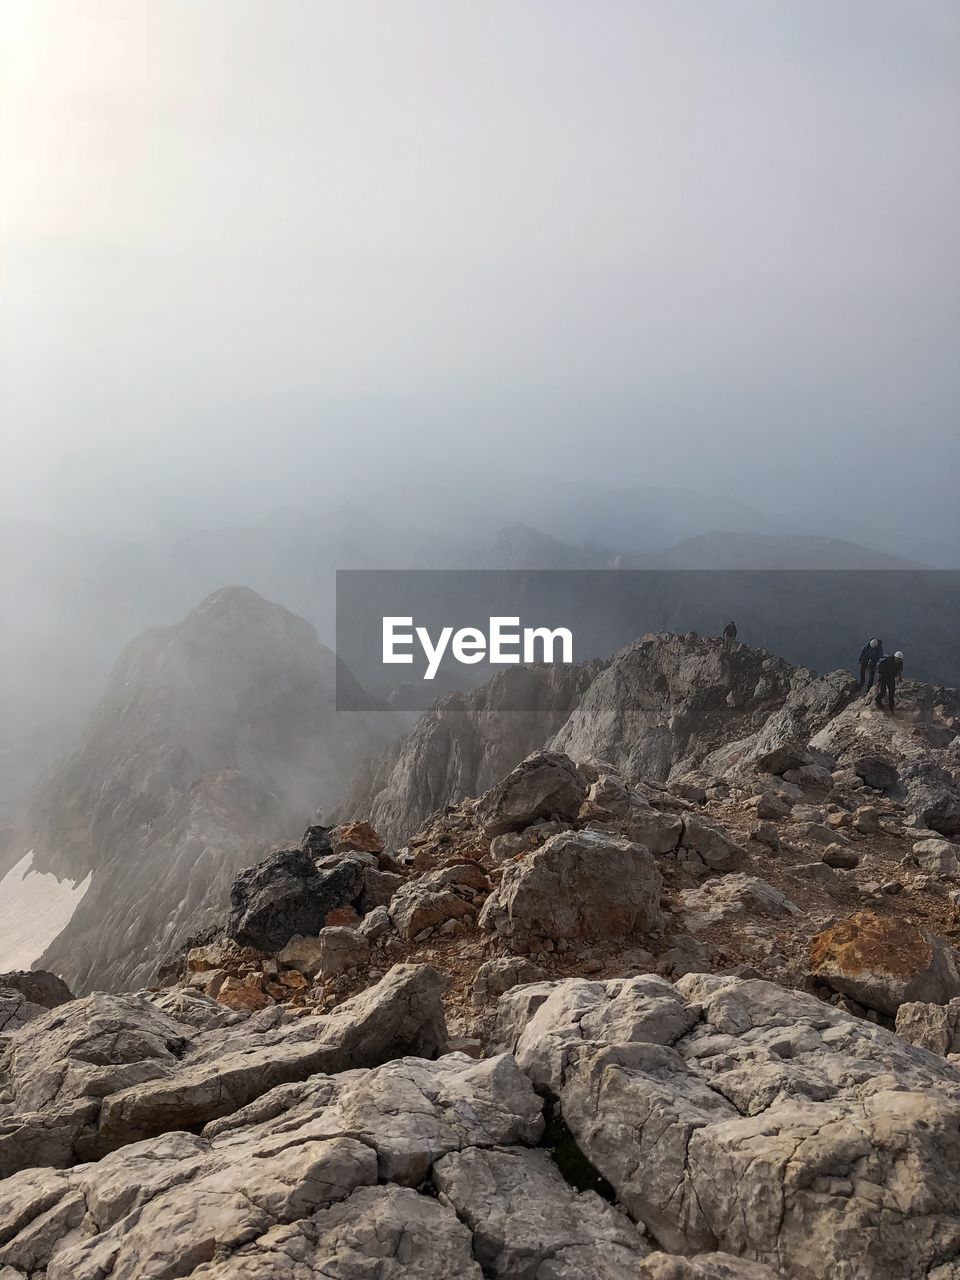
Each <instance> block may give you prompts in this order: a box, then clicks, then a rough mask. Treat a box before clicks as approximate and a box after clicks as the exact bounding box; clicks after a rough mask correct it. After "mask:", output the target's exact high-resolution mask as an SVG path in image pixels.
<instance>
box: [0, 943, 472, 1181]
mask: <svg viewBox="0 0 960 1280" xmlns="http://www.w3.org/2000/svg"><path fill="white" fill-rule="evenodd" d="M443 985H444V983H443V979H442V978H441V977H440V975H439V974H438V973H437V972H436V970H434V969H432V968H430V966H428V965H395V966H394V967H393V968H392V969H391V970H390V972H389V973H388V974H387V975H386V976H385V977H384V978H383V979H381V981H380V982H379V983H377V985H376V986H374V987H371V988H369V989H368V990H367V991H364V992H362V993H361V994H360V995H358V996H356V997H354V998H353V999H352V1000H348V1001H346V1002H345V1003H344V1004H342V1005H339V1006H338V1007H337V1008H336V1009H335V1010H334V1011H333V1012H331V1013H329V1014H328V1015H327V1016H326V1017H323V1018H312V1019H300V1020H297V1021H295V1022H292V1023H291V1022H285V1021H284V1020H283V1014H282V1011H281V1010H280V1009H279V1008H267V1009H264V1010H263V1011H262V1012H261V1013H255V1014H253V1015H248V1016H246V1017H244V1016H243V1015H240V1014H234V1015H232V1018H233V1020H232V1021H231V1022H230V1023H229V1025H221V1026H214V1027H211V1028H209V1029H205V1030H196V1029H195V1028H194V1027H191V1026H189V1025H186V1024H183V1023H179V1022H177V1021H175V1020H174V1019H173V1018H171V1017H169V1016H168V1015H167V1014H166V1013H164V1012H163V1011H162V1010H161V1009H159V1008H157V1007H156V1006H155V1005H153V1004H152V1003H151V1002H150V1001H148V1000H145V999H143V998H142V997H138V996H105V995H95V996H88V997H86V998H85V999H83V1000H76V1001H74V1002H73V1003H72V1004H69V1005H65V1006H62V1007H61V1008H60V1009H55V1010H51V1011H49V1012H48V1013H46V1014H45V1015H43V1016H41V1017H38V1018H35V1019H34V1020H33V1021H32V1022H29V1023H28V1024H27V1025H26V1026H25V1027H24V1028H23V1029H22V1030H21V1031H19V1032H18V1033H17V1034H16V1035H15V1036H14V1037H12V1039H11V1049H10V1053H9V1056H8V1059H7V1061H6V1065H5V1069H4V1075H5V1079H4V1086H5V1096H6V1098H7V1099H9V1100H8V1101H5V1102H3V1103H0V1177H3V1176H6V1175H8V1174H10V1173H13V1172H15V1171H16V1170H17V1169H23V1168H27V1167H29V1166H32V1165H39V1164H43V1165H51V1166H54V1167H57V1168H63V1167H66V1166H68V1165H71V1164H73V1163H75V1162H76V1161H77V1160H85V1159H91V1158H96V1157H97V1156H98V1155H101V1154H103V1153H104V1152H105V1151H110V1150H112V1149H114V1148H116V1147H120V1146H125V1145H127V1144H129V1143H131V1142H136V1141H139V1140H140V1139H142V1138H145V1137H148V1136H152V1135H154V1134H158V1133H162V1132H166V1131H169V1130H173V1129H196V1128H198V1127H199V1126H200V1125H201V1124H203V1123H205V1122H206V1121H208V1120H211V1119H213V1118H215V1117H217V1116H222V1115H227V1114H229V1113H230V1112H232V1111H235V1110H237V1108H238V1107H242V1106H244V1105H245V1104H246V1103H247V1102H250V1101H251V1100H253V1099H254V1098H256V1097H259V1096H260V1095H261V1094H262V1093H265V1092H266V1091H267V1090H269V1089H271V1088H273V1087H274V1086H275V1085H277V1084H281V1083H283V1082H286V1081H291V1080H302V1079H304V1078H306V1077H307V1076H309V1075H312V1074H314V1073H315V1072H318V1071H342V1070H346V1069H348V1068H351V1067H356V1066H372V1065H374V1064H376V1063H378V1062H382V1061H384V1060H385V1059H387V1058H390V1057H392V1056H395V1055H398V1054H403V1053H409V1052H415V1051H418V1050H419V1051H420V1052H421V1053H423V1054H425V1055H427V1056H429V1055H430V1054H432V1053H435V1052H436V1050H437V1049H438V1047H439V1046H440V1045H441V1044H443V1043H445V1041H446V1039H447V1034H446V1028H445V1026H444V1021H443V1011H442V1005H441V1001H440V995H441V991H442V989H443ZM193 999H194V1001H195V1002H198V1003H199V1002H204V1000H205V998H204V997H194V998H193ZM209 1003H210V1004H211V1005H212V1004H214V1002H213V1001H210V1002H209ZM214 1007H215V1006H214Z"/></svg>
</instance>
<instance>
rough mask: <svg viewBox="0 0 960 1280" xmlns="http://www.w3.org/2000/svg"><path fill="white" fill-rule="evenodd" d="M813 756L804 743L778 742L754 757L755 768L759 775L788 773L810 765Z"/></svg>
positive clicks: (790, 740) (788, 740)
mask: <svg viewBox="0 0 960 1280" xmlns="http://www.w3.org/2000/svg"><path fill="white" fill-rule="evenodd" d="M812 762H813V756H812V755H811V754H810V748H809V747H808V746H807V744H806V743H805V742H799V741H797V739H796V738H792V739H787V740H786V741H784V742H778V743H776V744H775V745H774V746H771V747H768V748H767V749H766V750H763V751H761V752H760V753H759V754H758V755H757V757H756V761H755V763H756V767H757V769H758V770H760V772H761V773H776V774H784V773H788V772H789V771H790V770H791V769H802V768H803V767H804V765H808V764H811V763H812Z"/></svg>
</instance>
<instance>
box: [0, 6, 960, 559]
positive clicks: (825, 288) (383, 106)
mask: <svg viewBox="0 0 960 1280" xmlns="http://www.w3.org/2000/svg"><path fill="white" fill-rule="evenodd" d="M0 12H2V15H3V27H4V39H3V42H2V53H0V57H2V61H3V66H2V75H3V83H4V85H5V89H4V91H3V96H4V102H3V112H2V117H3V123H2V126H0V127H2V129H3V149H4V155H5V161H4V165H3V176H2V181H3V190H2V193H0V194H2V213H0V217H2V227H3V238H4V244H5V251H4V267H3V281H2V288H3V307H2V312H0V324H2V341H3V350H4V361H3V383H2V396H3V402H2V408H3V417H4V422H5V428H4V430H5V434H6V437H7V438H6V443H5V449H4V455H5V461H6V465H5V467H4V479H3V504H4V512H5V514H6V516H7V517H15V518H18V519H26V520H30V521H31V522H37V521H39V522H41V523H42V522H44V521H46V520H48V519H51V518H52V519H55V520H56V521H58V522H60V523H65V524H67V525H68V526H71V527H76V526H80V527H83V528H87V527H94V526H100V527H103V526H113V527H124V526H125V525H130V524H136V526H137V527H138V528H143V527H149V526H150V525H151V524H156V523H161V522H165V521H173V522H182V523H185V524H188V525H192V526H196V527H200V526H203V525H206V524H214V525H216V524H221V523H223V522H225V521H237V520H241V519H244V518H247V517H253V518H259V517H260V516H261V515H263V514H264V513H265V512H267V511H269V510H270V509H271V508H273V507H275V506H277V505H279V504H282V505H293V506H297V505H300V504H306V505H307V506H312V505H314V504H315V503H316V501H317V498H318V492H319V491H320V490H323V491H324V492H325V493H327V494H329V493H330V492H331V491H332V492H333V493H334V494H336V495H339V496H344V495H347V496H349V498H350V499H351V500H354V499H356V498H358V497H359V498H360V500H361V502H360V505H361V506H362V505H363V498H364V497H365V496H367V497H369V499H370V500H371V502H372V503H375V504H376V505H377V507H378V508H379V509H381V510H386V509H390V505H391V500H392V499H397V500H396V501H395V503H394V506H395V507H396V508H398V509H402V507H403V506H404V504H405V503H407V502H409V501H410V500H411V499H414V500H415V501H416V502H417V503H418V504H421V505H425V506H428V507H432V506H433V504H434V503H435V502H436V504H437V505H436V510H435V511H433V512H431V511H430V510H427V511H425V512H424V513H423V519H422V523H426V524H428V525H429V524H431V523H441V524H442V523H444V522H445V521H446V520H447V518H448V517H449V516H450V514H451V512H452V511H454V510H457V509H459V510H461V511H464V512H465V511H467V509H468V508H469V511H470V513H471V517H472V516H476V518H477V520H479V521H482V519H483V514H484V508H485V506H486V504H487V495H488V494H489V492H490V489H491V487H492V486H496V485H497V483H498V480H499V479H502V478H503V477H504V476H506V478H507V479H508V480H509V481H511V482H516V485H517V489H518V491H519V492H520V493H522V492H523V490H524V489H525V488H526V487H527V486H529V485H535V486H544V485H550V484H552V483H556V482H561V481H569V480H570V479H572V478H574V477H576V478H587V479H589V480H591V481H592V482H599V483H600V484H601V485H603V484H607V483H610V484H614V485H617V486H619V485H635V484H649V483H653V484H657V485H661V486H680V487H686V488H689V489H694V490H704V489H706V490H709V491H710V492H712V493H714V494H724V495H730V497H731V498H734V499H737V500H740V501H742V502H746V503H748V504H749V505H750V506H751V507H752V508H755V509H758V510H759V511H761V512H763V513H765V514H767V515H770V514H771V513H774V514H775V515H776V517H777V519H779V520H780V521H782V522H784V523H785V525H788V526H789V527H791V528H795V529H802V530H804V531H807V532H820V533H824V534H830V535H835V536H842V537H853V538H855V539H857V540H860V541H864V542H867V543H869V544H872V545H882V546H883V547H884V549H887V550H893V551H897V550H901V552H902V553H903V554H912V555H918V554H919V553H920V552H921V551H922V544H923V543H924V541H925V540H929V541H931V542H939V543H948V544H950V543H957V542H960V532H958V515H957V509H956V507H957V504H956V501H955V497H956V494H955V481H956V475H957V474H958V472H960V437H958V432H957V420H958V408H960V374H958V367H957V362H956V358H955V357H956V351H957V346H958V337H960V315H958V311H960V290H958V284H960V253H958V248H960V245H958V227H960V216H958V215H960V167H958V157H960V75H958V71H960V15H958V12H957V9H956V6H955V5H953V4H952V3H950V2H949V0H945V2H943V3H940V2H939V0H922V2H921V3H910V2H908V0H848V2H847V3H845V4H843V5H836V4H835V3H832V2H831V0H822V2H821V0H805V2H804V3H803V4H797V3H795V0H732V2H730V3H727V4H724V5H723V6H716V5H709V4H704V3H699V4H695V3H686V2H684V0H680V2H678V3H671V4H669V5H665V4H654V3H648V2H646V0H641V2H638V3H630V4H625V3H619V2H614V0H604V2H603V3H600V4H590V5H588V4H583V3H563V2H561V3H555V4H551V5H549V6H547V5H543V4H540V3H530V2H524V0H521V2H519V3H518V2H517V0H507V2H504V3H498V2H496V0H493V2H491V3H486V4H483V5H468V4H461V3H454V4H446V3H441V2H440V0H431V2H425V0H404V3H403V4H390V3H387V2H386V0H377V2H376V3H373V2H370V0H350V2H349V3H333V2H330V3H324V4H309V3H303V2H300V0H272V2H271V3H270V4H265V3H260V2H259V0H258V2H252V3H249V2H247V0H206V2H205V3H204V4H202V5H198V4H196V3H194V2H193V0H164V3H162V4H156V3H149V2H147V0H141V2H136V0H134V2H133V3H131V2H130V0H116V2H114V0H97V3H94V4H90V3H88V2H85V0H77V2H76V3H69V2H66V0H30V3H24V2H23V0H19V2H18V0H6V2H5V3H3V4H2V6H0ZM438 487H443V488H453V489H455V490H463V491H465V493H464V494H463V495H462V496H463V498H464V501H461V500H460V499H459V498H458V499H457V500H456V501H454V502H452V503H449V504H444V503H443V502H441V501H438V500H437V496H436V489H437V488H438ZM502 505H503V506H504V507H506V508H509V506H510V503H509V502H506V503H504V504H502ZM431 514H433V515H434V516H436V517H437V518H438V519H437V520H436V521H431V519H430V516H431ZM519 514H520V512H516V513H515V517H514V518H516V515H519ZM504 517H509V510H506V511H504V510H501V509H499V508H498V506H497V504H496V502H494V503H492V504H491V511H490V524H491V525H492V526H495V524H496V522H497V521H498V520H500V519H503V518H504ZM463 518H466V516H464V517H463Z"/></svg>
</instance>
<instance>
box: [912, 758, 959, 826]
mask: <svg viewBox="0 0 960 1280" xmlns="http://www.w3.org/2000/svg"><path fill="white" fill-rule="evenodd" d="M903 779H904V783H905V785H906V789H907V807H908V808H909V809H910V811H911V812H912V813H915V814H916V815H917V816H918V817H919V818H920V819H921V821H922V822H923V823H924V824H925V825H926V826H927V827H929V828H930V830H931V831H936V832H937V833H938V834H940V835H942V836H946V838H947V839H948V840H953V839H956V838H958V837H960V781H958V776H957V773H956V771H955V770H954V771H953V772H951V771H950V770H949V769H945V768H943V767H942V766H940V765H938V764H936V763H935V762H934V761H933V760H925V759H919V760H914V761H912V762H911V763H910V764H909V765H906V766H905V767H904V769H903Z"/></svg>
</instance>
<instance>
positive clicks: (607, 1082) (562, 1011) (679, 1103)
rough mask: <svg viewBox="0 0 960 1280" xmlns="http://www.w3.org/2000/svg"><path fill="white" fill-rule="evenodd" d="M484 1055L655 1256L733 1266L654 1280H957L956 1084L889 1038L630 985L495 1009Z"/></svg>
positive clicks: (705, 985) (553, 991)
mask: <svg viewBox="0 0 960 1280" xmlns="http://www.w3.org/2000/svg"><path fill="white" fill-rule="evenodd" d="M494 1047H495V1048H498V1049H509V1050H512V1051H513V1052H514V1054H515V1056H516V1058H517V1061H518V1062H519V1063H520V1065H521V1067H522V1068H523V1069H524V1070H525V1071H527V1073H528V1074H530V1076H531V1078H532V1079H533V1080H534V1081H535V1083H537V1084H538V1087H539V1088H541V1089H542V1090H543V1091H545V1092H547V1093H549V1094H552V1095H553V1096H555V1097H556V1098H558V1100H559V1103H560V1107H561V1109H562V1113H563V1118H564V1121H565V1123H566V1125H567V1126H568V1128H569V1129H570V1132H571V1134H572V1136H573V1138H574V1140H575V1142H576V1144H577V1146H578V1147H579V1149H580V1151H581V1152H582V1153H583V1155H584V1156H585V1157H586V1158H587V1160H589V1161H590V1162H591V1164H592V1165H593V1167H594V1168H595V1169H596V1170H597V1172H598V1173H599V1174H601V1175H602V1176H603V1177H604V1178H606V1179H607V1181H608V1182H609V1183H610V1184H611V1185H612V1187H613V1189H614V1191H615V1193H616V1195H617V1199H618V1201H619V1203H620V1204H621V1205H623V1207H624V1208H625V1209H626V1210H627V1211H628V1213H629V1214H630V1216H631V1217H633V1218H634V1219H635V1220H636V1221H638V1222H641V1223H643V1224H644V1226H645V1227H646V1229H647V1231H648V1232H649V1233H650V1234H651V1235H652V1236H653V1237H654V1238H655V1239H656V1241H657V1243H658V1244H659V1245H660V1247H661V1249H664V1250H667V1251H669V1252H670V1253H679V1254H683V1255H697V1254H709V1253H711V1252H713V1251H717V1250H722V1251H724V1252H725V1253H727V1254H732V1255H735V1256H736V1257H739V1258H742V1259H743V1260H744V1262H743V1263H742V1264H741V1266H742V1270H738V1269H737V1268H736V1266H734V1265H733V1264H732V1263H731V1264H730V1269H728V1270H727V1271H726V1272H724V1271H723V1270H720V1269H715V1270H713V1271H710V1270H705V1269H704V1270H700V1271H698V1270H696V1269H694V1268H693V1267H692V1266H688V1264H682V1265H681V1264H680V1263H679V1262H678V1263H677V1265H676V1266H673V1260H669V1261H664V1263H663V1266H662V1267H660V1268H658V1269H654V1270H653V1271H650V1270H649V1268H648V1269H647V1274H649V1275H653V1276H660V1277H663V1276H668V1277H671V1280H673V1278H674V1277H678V1278H683V1280H688V1278H691V1280H692V1277H697V1276H701V1277H702V1276H710V1275H714V1276H723V1275H727V1276H733V1277H740V1276H743V1277H746V1276H749V1275H750V1274H751V1272H750V1270H749V1269H748V1261H749V1262H751V1263H762V1264H765V1265H766V1266H768V1267H770V1268H771V1269H772V1270H773V1272H774V1274H775V1275H778V1276H784V1277H787V1278H788V1280H927V1277H932V1276H936V1277H938V1280H940V1277H943V1278H944V1280H950V1278H951V1277H953V1276H955V1275H956V1274H957V1268H958V1266H960V1230H958V1222H960V1182H958V1181H957V1179H956V1178H954V1177H953V1175H952V1171H953V1169H954V1168H956V1167H957V1163H958V1161H960V1072H958V1071H957V1070H956V1069H955V1068H954V1067H953V1066H951V1065H950V1064H948V1063H947V1062H945V1061H943V1060H942V1059H938V1058H936V1057H935V1056H934V1055H932V1054H930V1053H927V1052H926V1051H924V1050H922V1049H916V1048H914V1047H912V1046H911V1045H908V1044H906V1042H905V1041H903V1040H902V1039H900V1038H899V1037H898V1036H896V1035H894V1034H893V1033H892V1032H889V1031H886V1030H884V1029H883V1028H881V1027H878V1026H874V1025H873V1024H871V1023H869V1022H867V1021H866V1020H864V1019H858V1018H854V1017H851V1016H850V1015H849V1014H848V1013H846V1012H845V1011H843V1010H841V1009H834V1008H832V1007H831V1006H829V1005H826V1004H824V1003H823V1002H822V1001H820V1000H818V999H816V998H815V997H813V996H808V995H803V994H801V993H797V992H791V991H786V990H784V989H783V988H781V987H778V986H775V985H773V984H771V983H766V982H761V981H757V980H743V979H738V978H733V977H715V976H713V975H705V974H704V975H691V976H688V977H685V978H682V979H680V981H679V982H678V983H677V984H676V985H673V984H671V983H669V982H666V981H665V980H663V979H658V978H655V977H653V976H651V975H645V976H643V977H637V978H630V979H617V980H615V981H610V982H586V981H583V980H580V979H569V980H567V981H564V982H559V983H541V984H538V985H536V986H534V987H520V988H517V989H516V990H514V991H510V992H508V993H507V994H506V995H505V996H504V997H503V998H502V1000H501V1002H500V1010H499V1013H498V1021H497V1028H496V1031H495V1036H494ZM646 1266H647V1263H646V1262H645V1263H642V1264H641V1265H640V1267H638V1269H637V1275H638V1276H643V1275H644V1274H645V1273H644V1267H646ZM754 1274H757V1273H756V1272H755V1273H754ZM759 1274H761V1275H762V1274H763V1273H762V1272H760V1273H759Z"/></svg>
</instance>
